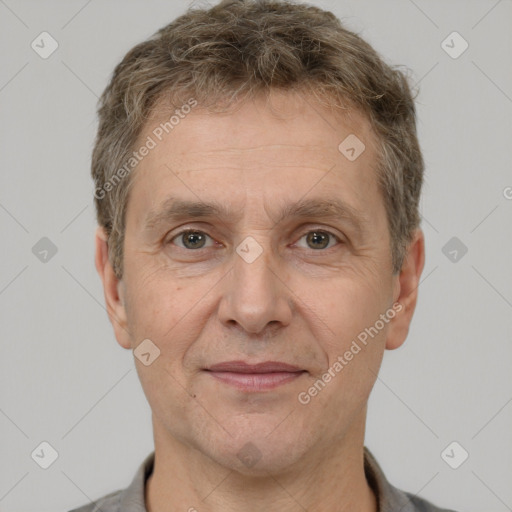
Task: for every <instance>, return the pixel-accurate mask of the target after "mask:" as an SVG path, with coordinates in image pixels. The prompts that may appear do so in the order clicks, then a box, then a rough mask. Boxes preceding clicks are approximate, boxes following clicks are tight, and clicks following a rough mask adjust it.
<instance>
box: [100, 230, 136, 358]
mask: <svg viewBox="0 0 512 512" xmlns="http://www.w3.org/2000/svg"><path fill="white" fill-rule="evenodd" d="M107 240H108V237H107V234H106V232H105V229H104V228H103V227H101V226H99V227H98V228H97V229H96V238H95V242H96V255H95V263H96V270H97V271H98V274H99V276H100V278H101V281H102V283H103V292H104V296H105V304H106V306H107V313H108V317H109V319H110V323H111V324H112V327H113V328H114V333H115V336H116V339H117V342H118V343H119V345H121V346H122V347H123V348H126V349H131V348H132V347H131V337H130V333H129V331H128V327H127V315H126V308H125V304H126V301H125V297H124V283H123V281H122V280H119V279H118V278H117V277H116V275H115V273H114V269H113V267H112V265H111V263H110V260H109V258H108V250H109V249H108V244H107Z"/></svg>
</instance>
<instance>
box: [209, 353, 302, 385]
mask: <svg viewBox="0 0 512 512" xmlns="http://www.w3.org/2000/svg"><path fill="white" fill-rule="evenodd" d="M204 371H205V372H208V374H209V375H211V376H212V377H213V378H214V379H216V380H219V381H220V382H223V383H224V384H228V385H230V386H233V387H235V388H237V389H238V390H241V391H246V392H251V391H252V392H255V391H266V390H270V389H274V388H276V387H278V386H281V385H284V384H286V383H288V382H291V381H294V380H296V379H298V378H299V377H301V376H302V375H303V374H305V373H307V371H306V370H303V369H301V368H298V367H297V366H293V365H290V364H287V363H281V362H277V361H266V362H263V363H258V364H248V363H246V362H244V361H227V362H224V363H219V364H216V365H213V366H211V367H209V368H205V369H204Z"/></svg>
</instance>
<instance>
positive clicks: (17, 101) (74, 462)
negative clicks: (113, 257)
mask: <svg viewBox="0 0 512 512" xmlns="http://www.w3.org/2000/svg"><path fill="white" fill-rule="evenodd" d="M312 3H314V4H317V5H319V6H322V7H325V8H327V9H330V10H332V11H333V12H334V13H335V14H337V15H338V16H340V17H341V18H343V19H344V21H345V23H346V25H347V26H348V27H349V28H351V29H353V30H355V31H357V32H359V33H360V34H361V35H362V36H363V37H364V38H366V39H367V40H368V41H369V42H370V43H371V44H373V45H374V46H375V48H376V49H377V50H378V51H379V52H380V53H381V54H382V55H384V56H385V58H386V59H387V60H388V61H389V62H391V63H397V64H404V65H406V66H408V67H410V68H411V69H412V70H413V71H414V74H413V79H414V81H415V82H420V86H421V92H420V95H419V97H418V115H419V135H420V142H421V145H422V148H423V151H424V156H425V160H426V164H427V173H426V180H425V187H424V192H423V199H422V204H421V211H422V215H423V229H424V232H425V235H426V246H427V258H426V266H425V271H424V274H423V281H422V283H421V286H420V293H419V303H418V307H417V312H416V315H415V318H414V321H413V325H412V328H411V331H410V334H409V338H408V340H407V342H406V343H405V345H404V346H403V347H402V348H401V349H399V350H397V351H393V352H386V354H385V356H384V363H383V367H382V370H381V373H380V376H379V379H378V381H377V383H376V385H375V389H374V391H373V394H372V396H371V399H370V404H369V414H368V427H367V438H366V445H367V446H368V447H369V448H370V449H371V450H372V451H373V453H374V454H375V456H376V457H377V460H378V461H379V462H380V464H381V465H382V467H383V469H384V471H385V472H386V474H387V476H388V478H389V480H390V481H391V482H392V483H393V484H394V485H395V486H397V487H399V488H403V489H405V490H407V491H410V492H412V493H419V494H420V495H421V496H423V497H425V498H427V499H429V500H432V501H433V502H435V503H437V504H440V505H443V506H445V507H447V508H453V509H455V510H459V511H468V512H471V511H475V512H476V511H483V510H485V511H486V512H489V511H497V512H501V511H506V510H512V485H511V482H512V462H511V461H512V437H511V435H510V432H511V431H512V430H511V424H512V404H511V401H512V381H511V378H510V367H511V359H512V357H511V356H512V348H511V339H512V315H511V313H512V286H511V285H512V271H511V265H510V262H511V261H512V236H511V230H510V220H511V218H512V200H511V199H507V197H506V196H507V195H508V197H509V198H510V197H512V189H507V187H512V172H511V156H512V154H511V153H512V150H511V142H512V138H511V132H512V129H511V128H512V127H511V119H512V70H511V66H510V62H511V55H512V2H511V1H510V0H501V1H496V0H492V1H491V0H489V1H487V0H478V1H466V0H464V1H462V0H461V1H454V0H452V1H450V2H446V1H426V0H414V1H412V0H393V1H360V0H351V1H334V0H332V1H314V2H312ZM187 5H188V2H184V1H175V2H170V1H163V0H158V1H157V0H152V1H142V0H139V1H135V0H132V1H126V0H108V1H105V0H104V1H99V0H92V1H91V0H89V1H85V0H80V1H75V0H73V1H71V0H69V1H66V2H64V1H61V2H56V1H36V0H32V1H29V0H16V1H15V0H0V38H1V48H2V61H1V66H0V72H1V75H0V76H1V78H0V106H1V116H0V123H1V133H2V136H1V140H0V144H1V147H0V159H1V168H2V172H1V178H0V179H1V182H0V228H1V234H2V252H1V274H0V315H1V321H0V329H1V340H2V341H1V357H0V375H1V387H0V433H1V437H0V446H1V453H0V510H1V511H9V512H19V511H25V512H32V511H33V512H35V511H37V512H50V511H51V512H56V511H66V510H69V509H70V508H72V507H76V506H78V505H80V504H83V503H86V502H88V500H89V499H97V498H98V497H99V496H103V495H104V494H106V493H108V492H111V491H113V490H115V489H118V488H122V487H125V486H126V485H128V483H129V482H130V481H131V479H132V477H133V475H134V473H135V471H136V469H137V468H138V466H139V465H140V463H141V462H142V460H143V458H144V457H145V456H146V455H147V454H148V453H149V452H150V451H151V450H152V449H153V439H152V431H151V422H150V409H149V406H148V404H147V402H146V400H145V397H144V395H143V392H142V390H141V387H140V384H139V381H138V378H137V374H136V371H135V367H134V361H133V355H132V353H131V352H130V351H127V350H124V349H122V348H121V347H119V345H118V344H117V342H116V341H115V339H114V335H113V331H112V328H111V325H110V323H109V321H108V318H107V315H106V312H105V309H104V305H103V304H104V301H103V292H102V288H101V283H100V279H99V277H98V276H97V274H96V271H95V268H94V264H93V249H94V247H93V236H94V229H95V221H94V211H93V202H92V191H93V186H92V180H91V179H90V177H89V164H90V153H91V148H92V143H93V138H94V135H95V128H96V121H95V105H96V101H97V96H98V95H99V94H100V93H101V91H102V90H103V88H104V87H105V85H106V83H107V80H108V78H109V76H110V73H111V72H112V70H113V68H114V66H115V64H117V62H118V61H119V60H120V59H121V58H122V56H123V55H124V54H125V53H126V52H127V51H128V50H129V49H130V48H131V47H132V46H133V45H134V44H135V43H137V42H139V41H141V40H143V39H145V38H146V37H148V36H149V35H151V34H152V33H153V32H154V31H155V30H157V29H158V28H160V27H161V26H162V25H164V24H165V23H167V22H169V21H171V20H172V19H173V18H175V17H176V16H177V15H179V14H181V13H182V12H183V11H184V10H185V8H186V7H187ZM42 31H48V32H49V33H50V34H51V35H52V36H53V38H55V40H57V42H58V44H59V47H58V49H57V50H56V51H55V53H53V54H52V55H51V56H50V57H49V58H48V59H42V58H41V57H40V56H39V55H38V54H37V53H36V52H35V51H34V50H32V48H31V42H32V41H33V40H34V39H36V38H37V36H38V35H39V34H40V33H41V32H42ZM453 31H457V32H459V33H460V34H461V35H462V37H463V38H464V39H465V40H467V42H468V43H469V48H468V49H467V50H466V51H465V52H464V53H463V54H462V55H460V56H459V57H458V58H456V59H453V58H452V57H450V56H449V55H448V54H447V53H446V52H445V51H444V50H443V48H442V47H441V42H442V41H443V40H444V39H445V38H446V37H447V36H448V35H449V34H450V33H452V32H453ZM450 44H451V43H450ZM453 44H455V43H453ZM453 44H452V45H453ZM458 44H459V43H456V44H455V48H457V45H458ZM458 47H459V48H460V46H458ZM507 191H508V193H507ZM42 237H48V238H49V239H50V240H51V241H52V242H53V243H54V244H55V246H56V247H57V253H56V254H55V255H54V256H53V257H51V258H48V261H47V262H46V263H44V262H42V261H40V260H39V259H38V258H37V257H36V255H34V254H33V252H32V248H33V246H34V245H35V244H36V243H37V242H38V241H39V240H40V239H41V238H42ZM452 237H457V238H458V239H459V240H460V242H461V243H463V244H464V245H465V246H466V247H467V248H468V251H467V253H466V254H465V255H464V256H463V257H460V254H461V253H460V251H459V253H458V255H459V259H458V261H455V262H453V261H451V260H450V259H449V258H448V257H447V256H445V254H444V253H443V247H444V246H445V244H446V243H447V242H448V241H449V240H450V239H451V238H452ZM450 250H451V249H450ZM445 252H447V251H446V250H445ZM42 441H47V442H48V443H50V444H51V445H52V446H53V447H54V448H55V450H57V452H58V458H57V460H56V461H55V462H54V463H53V464H52V465H51V466H50V467H49V468H48V469H46V470H44V469H42V468H40V467H39V465H38V464H36V462H35V461H34V460H33V459H32V458H31V453H32V452H33V451H34V450H35V449H36V448H37V447H38V446H39V445H40V443H41V442H42ZM452 441H457V442H458V443H459V444H460V445H461V446H462V447H464V449H465V450H467V452H468V453H469V458H468V459H467V460H466V461H465V462H464V464H462V465H461V466H460V467H459V468H458V469H452V468H451V467H449V466H448V465H447V464H446V463H445V461H444V460H443V459H442V457H441V452H442V451H443V450H444V449H445V448H446V447H447V446H448V445H449V444H450V443H451V442H452Z"/></svg>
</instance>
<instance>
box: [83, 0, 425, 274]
mask: <svg viewBox="0 0 512 512" xmlns="http://www.w3.org/2000/svg"><path fill="white" fill-rule="evenodd" d="M271 89H280V90H285V91H286V90H294V89H295V90H297V89H298V90H300V91H309V92H311V93H312V94H314V95H315V97H316V98H317V99H318V100H319V101H321V102H324V103H325V104H327V105H330V106H331V107H340V108H344V107H343V106H344V105H347V104H349V105H351V106H352V107H354V108H356V109H359V110H360V111H361V112H363V113H364V114H365V115H366V116H367V118H368V119H369V121H370V123H371V126H372V128H373V130H374V131H375V133H376V135H377V139H378V149H379V159H378V167H377V179H378V183H379V188H380V190H381V193H382V195H383V198H384V203H385V207H386V213H387V219H388V225H389V230H390V238H391V247H390V250H391V255H392V263H393V272H394V273H396V272H399V270H400V269H401V267H402V263H403V258H404V256H405V253H406V249H407V245H408V243H409V242H410V241H411V240H412V235H413V232H414V230H415V229H416V228H417V227H418V226H419V223H420V215H419V212H418V203H419V197H420V191H421V186H422V181H423V168H424V163H423V158H422V155H421V151H420V148H419V144H418V139H417V135H416V113H415V106H414V100H413V96H412V94H411V89H410V87H409V84H408V79H407V76H406V75H405V74H404V73H403V72H402V71H400V70H399V69H398V67H396V66H393V67H392V66H390V65H388V64H386V63H385V62H384V61H383V60H382V58H381V57H380V56H379V55H378V54H377V53H376V52H375V50H374V49H373V48H372V47H371V46H370V45H369V44H368V43H367V42H365V41H364V40H363V39H361V38H360V37H359V36H358V35H356V34H355V33H353V32H351V31H349V30H347V29H346V28H344V27H343V26H342V24H341V22H340V21H339V20H338V18H336V16H335V15H334V14H332V13H331V12H329V11H325V10H322V9H320V8H318V7H315V6H312V5H307V4H303V3H301V4H297V3H294V2H293V1H292V0H260V1H258V0H239V1H237V0H224V1H222V2H221V3H220V4H218V5H216V6H214V7H210V8H208V9H205V8H197V7H196V8H195V7H191V8H189V9H188V11H187V12H186V13H185V14H184V15H182V16H180V17H178V18H177V19H175V20H174V21H173V22H172V23H170V24H168V25H166V26H165V27H163V28H161V29H160V30H158V31H157V32H156V33H155V34H154V35H153V36H152V37H151V38H150V39H148V40H147V41H144V42H142V43H140V44H138V45H137V46H135V47H134V48H133V49H132V50H130V51H129V52H128V53H127V54H126V56H125V57H124V58H123V60H122V61H121V62H120V63H119V64H118V65H117V67H116V68H115V70H114V72H113V75H112V78H111V80H110V83H109V84H108V86H107V87H106V89H105V91H104V92H103V94H102V96H101V98H100V101H99V108H98V115H99V128H98V133H97V138H96V142H95V146H94V150H93V155H92V176H93V179H94V182H95V187H96V191H100V192H101V193H96V192H95V204H96V212H97V220H98V223H99V225H100V226H103V227H104V228H105V231H106V233H107V235H108V245H109V258H110V261H111V263H112V265H113V268H114V271H115V273H116V275H117V277H118V278H121V277H122V273H123V270H122V269H123V242H124V232H125V216H126V215H125V213H126V208H127V202H128V197H129V189H130V183H131V182H132V181H133V180H132V179H131V176H128V177H126V178H125V179H122V180H119V182H118V183H114V184H115V186H111V187H110V189H111V190H109V188H107V187H106V185H107V184H109V183H111V184H112V183H113V178H115V177H116V171H118V170H119V169H121V167H122V166H123V164H124V163H125V162H126V161H127V160H128V159H129V158H130V156H131V153H132V152H133V149H134V145H135V143H136V141H137V139H138V137H139V135H140V134H141V132H142V130H143V128H144V126H145V123H146V122H147V120H148V119H149V118H150V115H151V113H152V112H153V110H154V108H155V106H156V105H157V104H159V103H161V102H160V100H162V99H163V98H164V97H165V98H166V99H167V100H168V101H170V102H171V104H173V105H179V100H181V101H182V102H183V101H184V98H187V97H188V98H190V97H193V98H195V100H197V102H198V104H199V105H200V106H201V107H203V108H210V110H212V109H213V110H214V109H215V108H216V106H217V107H218V106H219V105H221V104H224V105H230V104H232V103H234V102H235V100H243V99H250V98H254V97H255V96H256V95H257V94H259V93H262V92H263V93H265V92H267V93H268V92H269V91H270V90H271ZM173 102H174V103H173ZM124 174H126V173H124ZM117 177H119V175H117ZM105 190H109V193H108V194H105Z"/></svg>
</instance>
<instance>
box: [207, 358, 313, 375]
mask: <svg viewBox="0 0 512 512" xmlns="http://www.w3.org/2000/svg"><path fill="white" fill-rule="evenodd" d="M207 370H208V371H210V372H235V373H274V372H301V371H303V370H302V368H299V367H298V366H293V365H291V364H287V363H281V362H278V361H265V362H263V363H257V364H248V363H246V362H245V361H225V362H223V363H218V364H214V365H213V366H210V367H209V368H207Z"/></svg>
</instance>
